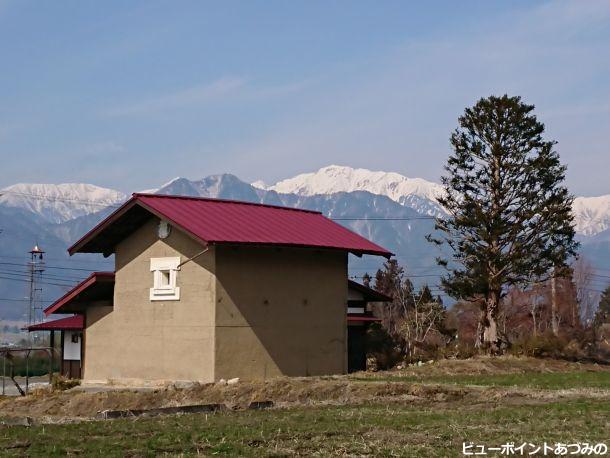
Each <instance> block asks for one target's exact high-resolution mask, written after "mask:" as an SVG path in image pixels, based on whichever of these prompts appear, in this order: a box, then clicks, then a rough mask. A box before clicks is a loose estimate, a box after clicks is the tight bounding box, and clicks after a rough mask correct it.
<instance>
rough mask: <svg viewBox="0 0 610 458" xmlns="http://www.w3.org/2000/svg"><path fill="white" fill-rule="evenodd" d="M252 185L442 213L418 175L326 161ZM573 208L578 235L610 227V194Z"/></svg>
mask: <svg viewBox="0 0 610 458" xmlns="http://www.w3.org/2000/svg"><path fill="white" fill-rule="evenodd" d="M252 186H254V187H255V188H258V189H263V190H268V191H271V190H272V191H276V192H278V193H283V194H298V195H302V196H313V195H318V194H334V193H337V192H354V191H367V192H370V193H371V194H377V195H382V196H387V197H389V198H390V199H392V200H393V201H395V202H398V203H399V204H401V205H404V206H406V207H410V208H412V209H414V210H415V211H417V212H418V213H420V214H425V215H433V216H442V215H443V214H444V211H443V208H442V207H441V206H440V205H439V204H438V202H437V198H438V197H439V196H440V195H442V193H443V187H442V186H441V185H440V184H438V183H434V182H431V181H426V180H423V179H421V178H407V177H405V176H404V175H400V174H399V173H394V172H380V171H371V170H367V169H354V168H352V167H346V166H339V165H330V166H328V167H323V168H321V169H320V170H318V171H316V172H312V173H303V174H300V175H297V176H295V177H293V178H288V179H285V180H282V181H279V182H277V183H276V184H274V185H266V184H265V183H264V182H263V181H260V180H259V181H255V182H254V183H252ZM573 209H574V220H575V226H576V232H577V233H578V234H579V235H582V236H586V237H590V236H593V235H595V234H598V233H600V232H603V231H605V230H606V229H608V228H610V195H605V196H599V197H577V198H576V199H575V200H574V207H573Z"/></svg>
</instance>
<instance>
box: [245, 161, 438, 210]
mask: <svg viewBox="0 0 610 458" xmlns="http://www.w3.org/2000/svg"><path fill="white" fill-rule="evenodd" d="M252 185H253V186H255V187H257V188H260V189H266V190H271V191H276V192H279V193H282V194H298V195H303V196H312V195H316V194H335V193H338V192H353V191H367V192H370V193H371V194H377V195H382V196H387V197H389V198H390V199H392V200H393V201H395V202H398V203H400V204H402V205H405V206H408V207H411V208H413V209H414V210H416V211H417V212H419V213H421V214H426V215H433V216H439V215H442V214H443V209H442V208H441V207H440V205H438V203H437V201H436V199H437V198H438V196H440V195H441V194H442V192H443V187H442V186H441V185H439V184H437V183H433V182H431V181H427V180H424V179H422V178H407V177H405V176H404V175H401V174H399V173H395V172H382V171H372V170H368V169H355V168H352V167H347V166H339V165H329V166H327V167H323V168H321V169H320V170H318V171H317V172H312V173H303V174H300V175H297V176H295V177H293V178H288V179H286V180H282V181H279V182H277V183H276V184H274V185H272V186H265V187H263V185H262V182H260V181H258V182H255V183H253V184H252Z"/></svg>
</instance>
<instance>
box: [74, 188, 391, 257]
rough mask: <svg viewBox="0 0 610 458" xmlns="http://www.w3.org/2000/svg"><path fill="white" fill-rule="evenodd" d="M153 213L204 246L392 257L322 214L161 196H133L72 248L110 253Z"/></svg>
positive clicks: (257, 205)
mask: <svg viewBox="0 0 610 458" xmlns="http://www.w3.org/2000/svg"><path fill="white" fill-rule="evenodd" d="M142 209H144V210H146V212H143V211H142ZM150 214H153V215H156V216H157V217H158V218H160V219H162V220H166V221H169V222H170V224H172V225H173V226H175V227H177V228H179V229H181V230H182V231H184V232H186V233H187V234H189V235H190V236H192V237H193V238H195V239H197V240H198V241H200V242H201V243H203V244H208V243H211V244H257V245H281V246H295V247H309V248H331V249H339V250H344V251H349V252H351V253H354V254H357V255H362V254H373V255H381V256H386V257H390V256H391V255H392V253H390V252H389V251H388V250H386V249H385V248H383V247H381V246H379V245H377V244H375V243H373V242H371V241H369V240H367V239H365V238H364V237H362V236H360V235H358V234H356V233H355V232H352V231H350V230H349V229H346V228H345V227H343V226H341V225H340V224H337V223H335V222H333V221H331V220H330V219H328V218H326V217H325V216H323V215H322V214H321V213H320V212H315V211H310V210H300V209H294V208H288V207H278V206H273V205H263V204H254V203H249V202H239V201H232V200H221V199H207V198H201V197H185V196H167V195H160V194H133V196H132V198H131V199H130V200H129V201H127V202H126V203H125V204H124V205H122V206H121V208H119V209H118V210H116V211H115V212H114V213H113V214H111V215H110V216H109V217H108V218H106V219H105V220H104V221H102V222H101V223H99V224H98V225H97V226H96V227H94V228H93V229H92V230H91V231H90V232H89V233H87V234H86V235H85V236H84V237H83V238H81V239H80V240H79V241H78V242H76V243H75V244H74V245H73V246H72V247H70V248H69V249H68V252H69V253H70V254H74V253H78V252H86V253H104V254H105V255H109V254H110V253H112V252H113V250H114V245H115V244H116V243H117V242H118V241H120V240H121V239H122V238H124V237H125V236H127V235H128V233H129V232H130V231H132V230H135V229H136V228H137V227H138V226H139V225H140V224H142V223H143V221H145V220H146V218H149V217H150ZM119 220H121V221H120V222H119ZM114 223H117V224H116V225H115V224H114ZM115 226H119V227H115Z"/></svg>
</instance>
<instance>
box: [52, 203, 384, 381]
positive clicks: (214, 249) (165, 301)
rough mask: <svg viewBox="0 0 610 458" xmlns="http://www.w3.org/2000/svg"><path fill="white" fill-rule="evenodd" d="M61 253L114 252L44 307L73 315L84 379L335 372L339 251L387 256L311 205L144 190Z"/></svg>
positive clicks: (343, 275) (342, 350)
mask: <svg viewBox="0 0 610 458" xmlns="http://www.w3.org/2000/svg"><path fill="white" fill-rule="evenodd" d="M68 251H69V253H70V254H75V253H102V254H104V255H105V256H109V255H111V254H114V259H115V272H114V274H104V273H98V274H94V275H92V276H91V277H90V278H89V279H87V280H85V281H84V282H83V283H81V285H79V286H77V287H76V288H75V289H74V290H73V291H71V292H69V293H67V294H66V295H65V296H64V297H63V298H60V299H59V300H58V301H56V302H55V303H54V304H53V305H52V306H51V307H49V308H48V309H47V310H46V313H47V314H51V313H77V314H79V315H82V316H83V338H82V346H83V347H82V350H83V353H84V354H85V355H86V358H83V362H82V364H83V366H82V373H81V376H82V378H83V379H84V380H85V381H86V382H103V381H109V380H113V381H115V382H141V381H163V380H168V381H169V380H198V381H202V382H212V381H215V380H219V379H221V378H225V379H227V378H234V377H241V378H244V379H256V378H259V379H260V378H268V377H273V376H278V375H289V376H303V375H322V374H340V373H345V372H347V370H348V356H347V348H348V343H347V320H348V316H347V313H346V312H347V306H348V285H347V261H348V253H352V254H355V255H357V256H362V255H377V256H385V257H390V256H391V255H392V253H390V252H389V251H388V250H386V249H384V248H383V247H381V246H379V245H376V244H375V243H373V242H371V241H369V240H367V239H365V238H363V237H361V236H360V235H358V234H356V233H354V232H352V231H350V230H348V229H346V228H344V227H343V226H341V225H339V224H337V223H335V222H333V221H331V220H329V219H328V218H325V217H324V216H323V215H322V214H321V213H319V212H314V211H308V210H299V209H292V208H284V207H278V206H271V205H261V204H252V203H246V202H237V201H228V200H219V199H205V198H192V197H180V196H165V195H150V194H134V195H133V196H132V198H131V199H130V200H129V201H128V202H126V203H125V204H124V205H122V206H121V207H120V208H119V209H117V210H116V211H115V212H114V213H112V214H111V215H110V216H108V217H107V218H106V219H105V220H104V221H102V222H101V223H100V224H98V225H97V226H96V227H94V228H93V229H92V230H91V231H89V232H88V233H87V234H85V235H84V236H83V237H82V238H81V239H80V240H79V241H77V242H76V243H75V244H74V245H73V246H72V247H70V248H69V250H68ZM111 276H112V278H111ZM110 284H112V293H111V294H112V296H111V297H112V300H108V297H109V292H108V288H110ZM378 299H379V300H383V298H382V297H379V298H378ZM365 315H366V314H363V315H362V316H361V318H362V319H363V320H364V321H367V320H369V321H370V318H371V317H369V316H368V315H366V316H365ZM352 321H353V320H352Z"/></svg>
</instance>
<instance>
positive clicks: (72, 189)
mask: <svg viewBox="0 0 610 458" xmlns="http://www.w3.org/2000/svg"><path fill="white" fill-rule="evenodd" d="M0 194H2V195H1V196H0V204H1V205H5V206H7V207H18V208H23V209H26V210H28V211H30V212H32V213H36V214H38V215H40V216H42V217H43V218H45V219H46V220H48V221H49V222H52V223H63V222H65V221H68V220H70V219H73V218H77V217H79V216H82V215H87V214H89V213H94V212H97V211H99V210H101V209H103V208H104V207H108V206H110V205H116V204H119V203H121V202H123V201H124V200H126V199H127V196H126V195H125V194H123V193H122V192H119V191H115V190H113V189H107V188H102V187H99V186H95V185H92V184H86V183H62V184H44V183H18V184H14V185H12V186H8V187H7V188H4V189H2V190H0Z"/></svg>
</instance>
